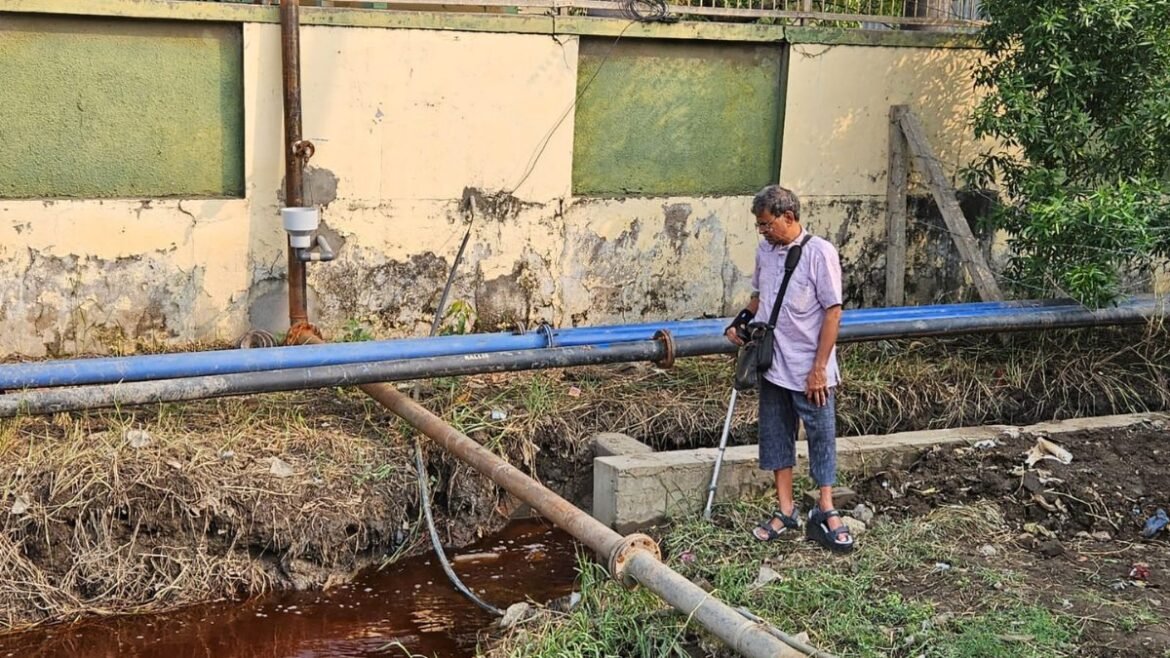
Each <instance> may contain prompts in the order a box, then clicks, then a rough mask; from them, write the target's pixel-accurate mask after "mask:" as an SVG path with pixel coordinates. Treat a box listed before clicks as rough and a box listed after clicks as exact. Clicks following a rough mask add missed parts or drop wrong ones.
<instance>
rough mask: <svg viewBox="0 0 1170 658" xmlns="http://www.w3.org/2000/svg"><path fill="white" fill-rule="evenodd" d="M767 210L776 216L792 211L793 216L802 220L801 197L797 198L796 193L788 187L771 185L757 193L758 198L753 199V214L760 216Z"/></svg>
mask: <svg viewBox="0 0 1170 658" xmlns="http://www.w3.org/2000/svg"><path fill="white" fill-rule="evenodd" d="M765 210H767V211H768V212H770V213H772V215H773V216H774V217H779V216H780V215H783V214H784V213H786V212H788V211H792V216H793V217H795V218H796V219H797V220H800V199H798V198H796V194H795V193H793V191H792V190H790V189H788V188H786V187H780V186H779V185H769V186H767V187H765V188H764V189H762V190H760V191H759V193H758V194H756V198H754V199H752V214H753V215H755V216H756V217H759V216H760V214H761V213H763V212H764V211H765Z"/></svg>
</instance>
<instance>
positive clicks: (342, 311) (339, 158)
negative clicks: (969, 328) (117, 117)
mask: <svg viewBox="0 0 1170 658" xmlns="http://www.w3.org/2000/svg"><path fill="white" fill-rule="evenodd" d="M795 48H796V51H795V53H794V56H793V58H792V69H791V72H790V77H789V100H788V106H787V115H786V121H785V133H784V157H783V165H782V172H781V174H782V176H781V179H782V181H783V182H785V183H786V184H788V185H790V186H792V187H794V188H795V189H796V190H797V192H798V193H800V194H801V195H802V196H803V197H804V200H805V208H806V223H807V225H808V226H809V228H810V229H812V230H813V231H814V232H816V233H818V234H820V235H825V236H828V237H830V238H831V239H832V240H833V241H834V242H836V243H837V244H838V245H840V247H841V250H842V254H843V256H845V258H846V262H848V263H850V267H849V273H850V276H851V277H852V279H851V284H850V285H853V286H855V288H856V289H857V290H862V289H865V290H877V289H880V285H881V281H880V273H881V267H882V258H883V257H882V255H881V253H880V245H881V239H882V234H883V231H884V229H883V228H882V227H883V226H884V219H883V214H882V213H883V212H884V194H885V179H884V172H885V157H886V156H885V153H886V151H885V149H886V144H885V140H886V134H887V133H886V119H885V116H886V114H885V113H886V109H885V108H887V107H888V106H889V105H890V104H891V103H901V102H907V103H910V104H911V105H914V106H915V107H916V109H918V111H919V113H920V115H921V116H922V118H923V121H924V123H925V124H926V126H927V130H928V132H929V133H930V134H931V135H932V139H937V138H938V136H939V135H942V134H947V135H950V132H948V131H950V130H954V131H956V133H961V132H963V130H965V128H963V126H961V125H960V123H959V122H960V119H959V117H960V115H961V113H962V112H965V107H966V106H968V105H969V104H970V102H972V99H971V98H970V97H969V96H966V97H965V96H964V93H966V91H965V90H968V89H969V88H970V83H969V81H968V80H967V79H965V78H964V77H963V73H962V71H963V70H964V68H963V67H964V66H965V65H966V64H965V63H966V62H969V61H970V59H971V58H972V56H973V55H972V54H971V53H970V52H969V51H952V50H933V49H931V50H926V49H917V50H916V49H894V48H873V47H859V46H834V47H826V46H807V45H799V46H795ZM244 51H245V52H244V81H245V84H244V94H245V154H244V157H245V175H246V192H245V193H246V198H244V199H236V200H196V199H184V200H176V199H166V200H114V201H110V200H106V201H81V200H78V201H0V299H2V300H3V305H2V306H0V355H3V354H25V355H31V356H40V355H44V354H65V353H76V352H108V351H132V350H134V349H136V347H138V346H140V345H142V344H148V345H154V344H157V343H170V344H181V343H186V342H190V341H202V340H231V339H234V338H236V337H238V336H239V335H241V334H242V333H243V332H244V331H246V330H247V329H248V328H249V327H256V328H264V329H269V330H272V331H280V330H283V329H284V328H285V327H286V325H287V309H286V306H285V305H286V294H287V293H286V289H285V284H284V279H283V277H284V272H285V234H284V232H283V231H282V230H281V228H280V220H279V216H278V211H279V208H280V206H281V201H280V195H281V189H282V178H283V162H282V158H281V152H282V141H283V136H282V128H281V116H282V109H281V108H282V100H281V83H280V80H281V75H280V50H279V28H278V26H275V25H268V24H253V23H247V24H244ZM821 51H824V52H821ZM302 57H303V61H304V68H303V72H302V85H303V99H304V135H305V137H306V138H308V139H310V140H312V141H313V142H314V144H315V145H316V154H315V156H314V157H313V159H312V160H311V162H310V163H309V164H310V170H309V171H308V174H307V176H306V180H307V181H308V192H307V197H308V201H310V202H312V203H318V204H322V205H324V211H323V221H324V232H325V234H326V235H327V236H328V237H329V238H330V239H331V240H332V241H333V242H334V246H335V247H336V248H337V251H338V259H337V260H336V261H334V262H332V263H328V264H315V265H312V266H310V270H309V271H310V275H309V283H310V288H311V290H310V316H311V318H312V319H313V321H314V322H315V323H317V324H318V325H319V326H320V327H321V328H322V329H324V330H325V331H326V333H327V334H328V335H330V336H332V337H337V336H339V335H340V334H341V333H342V330H343V328H344V327H345V326H346V325H347V324H348V323H350V322H357V323H361V324H363V325H365V326H366V327H367V328H368V330H369V331H370V332H372V333H373V334H374V335H378V336H393V335H404V334H420V333H424V332H425V331H426V329H427V328H428V327H429V323H430V320H431V317H432V313H433V311H434V305H435V303H436V301H437V297H438V294H439V292H440V290H441V288H442V284H443V281H444V279H445V277H446V273H447V270H448V268H449V267H450V265H451V262H452V260H453V258H454V255H455V252H456V250H457V248H458V246H459V242H460V238H461V237H462V235H463V232H464V231H465V230H466V229H467V227H468V225H469V223H470V225H471V226H472V239H471V242H470V246H469V248H468V251H467V254H466V257H465V260H464V262H463V264H462V265H461V267H460V272H459V276H458V277H457V279H456V283H455V286H454V289H453V294H452V299H455V300H464V301H466V302H468V303H470V304H471V305H473V306H474V307H475V308H476V309H477V311H478V312H479V315H480V320H481V324H480V328H481V329H483V330H491V329H496V328H504V327H514V326H516V325H532V324H534V323H535V322H538V321H540V320H546V321H550V322H553V323H556V324H558V325H570V324H602V323H609V322H636V321H647V320H654V319H667V318H670V319H673V318H685V317H696V316H699V315H703V314H718V313H730V312H734V311H735V310H736V309H737V308H739V307H740V306H741V305H742V304H743V302H744V300H745V298H746V296H747V293H748V291H749V290H748V288H749V284H748V279H749V277H750V271H751V267H752V262H753V253H754V247H755V244H756V240H757V235H756V232H755V230H754V227H753V225H752V218H751V216H750V214H749V212H748V208H749V206H750V198H748V197H717V198H711V197H703V198H649V199H609V200H596V199H573V198H572V197H571V196H570V189H571V187H570V185H571V165H572V139H573V113H572V111H571V106H572V103H573V99H574V95H575V93H576V84H577V68H576V67H577V39H576V38H575V37H571V36H568V37H566V36H561V37H557V38H553V37H550V36H547V35H520V34H503V33H478V32H477V33H471V32H456V31H440V30H402V29H383V28H344V27H325V26H305V27H303V28H302ZM919 88H922V89H925V90H926V91H925V92H923V93H921V97H920V98H919V97H918V96H916V90H918V89H919ZM923 99H930V100H923ZM941 146H942V151H943V153H944V158H945V159H947V161H948V162H951V161H956V159H957V158H960V157H962V156H964V155H966V154H968V153H969V152H970V151H971V149H972V145H971V144H970V141H969V140H968V139H967V138H964V137H962V136H955V137H952V138H951V139H950V141H948V142H947V143H946V144H942V145H941ZM538 152H539V154H540V155H539V158H536V159H534V154H536V153H538ZM465 190H466V192H465ZM465 197H467V198H474V199H475V200H476V203H475V212H474V213H471V212H469V211H468V204H466V203H465V202H464V199H465ZM875 245H876V247H875ZM875 248H876V249H878V251H875ZM875 277H877V279H876V280H875ZM866 294H868V293H866ZM858 299H862V300H867V298H866V297H865V294H860V293H859V294H858ZM867 301H871V300H867Z"/></svg>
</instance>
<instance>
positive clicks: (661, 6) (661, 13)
mask: <svg viewBox="0 0 1170 658" xmlns="http://www.w3.org/2000/svg"><path fill="white" fill-rule="evenodd" d="M622 15H623V16H625V17H626V18H631V19H633V20H636V21H638V22H640V23H677V22H678V16H675V15H672V14H671V13H670V10H669V9H668V8H667V7H666V0H622Z"/></svg>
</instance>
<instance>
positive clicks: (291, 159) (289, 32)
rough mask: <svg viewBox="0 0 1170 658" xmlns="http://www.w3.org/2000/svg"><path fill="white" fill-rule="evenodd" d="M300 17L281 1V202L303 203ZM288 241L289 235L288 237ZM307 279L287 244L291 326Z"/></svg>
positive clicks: (301, 310) (295, 6) (302, 313)
mask: <svg viewBox="0 0 1170 658" xmlns="http://www.w3.org/2000/svg"><path fill="white" fill-rule="evenodd" d="M300 30H301V17H300V7H299V0H281V3H280V46H281V68H282V70H283V73H284V76H283V77H284V205H285V206H288V207H293V208H296V207H300V206H303V205H305V191H304V166H305V163H304V160H303V159H302V156H303V153H304V151H303V150H302V149H301V148H300V146H301V35H300ZM290 240H291V238H290ZM307 289H308V282H307V280H306V277H305V264H304V263H302V262H301V260H300V259H299V258H297V253H296V250H295V249H293V247H292V244H291V243H290V244H289V245H288V323H289V325H290V326H292V327H295V326H297V325H300V324H306V323H308V321H309V311H308V309H307V308H306V307H305V299H306V297H307V294H306V293H307Z"/></svg>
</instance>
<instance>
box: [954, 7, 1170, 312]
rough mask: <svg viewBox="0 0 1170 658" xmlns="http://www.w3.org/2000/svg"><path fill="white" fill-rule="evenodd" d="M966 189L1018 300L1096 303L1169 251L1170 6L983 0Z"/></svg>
mask: <svg viewBox="0 0 1170 658" xmlns="http://www.w3.org/2000/svg"><path fill="white" fill-rule="evenodd" d="M982 11H983V13H984V17H985V18H986V19H988V20H989V24H988V25H987V26H986V27H985V28H984V29H983V30H982V31H981V39H982V43H983V46H984V48H985V49H986V51H987V55H988V57H987V59H986V60H985V62H984V63H983V64H982V65H980V66H979V67H978V68H977V71H976V85H977V86H978V87H980V88H983V89H984V90H986V91H987V92H988V95H987V96H985V97H984V99H983V101H982V103H981V104H980V105H979V106H978V108H977V110H976V112H975V132H976V135H978V136H980V137H983V136H989V137H993V138H995V139H996V140H998V141H999V142H1000V143H1001V144H1002V145H1003V146H1004V147H1005V148H1004V149H1003V150H1001V151H997V152H995V153H988V154H985V155H984V156H983V157H982V158H981V159H980V161H979V162H978V163H977V164H976V165H975V166H974V167H973V168H972V173H973V174H974V175H973V178H972V182H974V183H975V184H977V185H980V186H984V187H986V186H988V185H989V184H990V183H992V182H993V181H997V180H998V181H1000V182H1001V183H1002V185H1003V187H1002V191H1003V192H1004V204H1003V205H1002V206H1001V207H1000V208H999V209H998V210H997V212H996V213H995V214H994V215H993V221H994V222H995V224H996V225H997V226H998V227H999V228H1003V229H1005V230H1006V231H1007V232H1008V234H1009V236H1010V246H1011V252H1012V257H1011V262H1010V265H1009V271H1008V275H1009V276H1010V277H1011V278H1012V279H1013V280H1014V281H1015V282H1016V283H1017V284H1019V285H1020V286H1021V287H1022V288H1023V291H1024V293H1025V294H1028V295H1032V296H1035V295H1039V294H1053V293H1055V294H1063V295H1067V296H1070V297H1073V298H1075V299H1078V300H1080V301H1081V302H1083V303H1085V304H1087V305H1092V306H1097V305H1100V304H1103V303H1106V302H1108V301H1109V300H1110V299H1112V298H1113V297H1114V296H1116V294H1117V293H1118V292H1119V291H1120V289H1121V286H1122V284H1123V279H1124V276H1125V275H1126V274H1127V273H1132V272H1134V271H1149V268H1150V267H1151V266H1152V264H1153V263H1154V261H1155V259H1159V258H1165V257H1166V256H1167V255H1168V254H1170V233H1168V230H1170V223H1168V221H1167V216H1168V212H1167V211H1168V203H1167V198H1168V197H1167V191H1168V189H1167V188H1168V185H1167V173H1168V172H1170V0H983V2H982Z"/></svg>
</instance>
